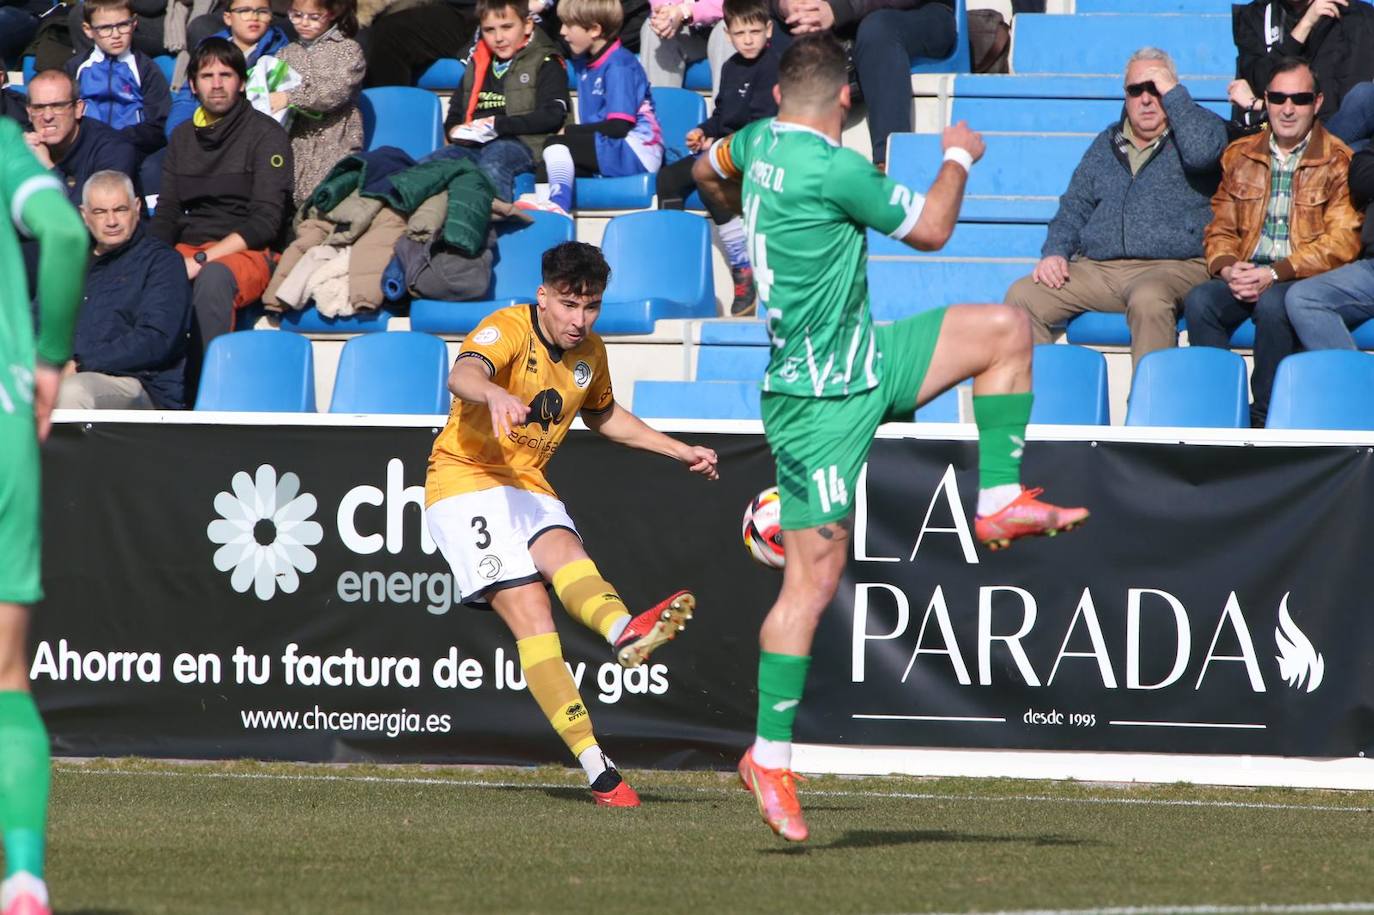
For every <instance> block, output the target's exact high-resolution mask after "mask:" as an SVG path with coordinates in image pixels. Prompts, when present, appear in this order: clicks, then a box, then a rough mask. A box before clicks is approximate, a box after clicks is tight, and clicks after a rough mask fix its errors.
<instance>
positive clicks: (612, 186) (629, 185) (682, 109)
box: [573, 86, 706, 211]
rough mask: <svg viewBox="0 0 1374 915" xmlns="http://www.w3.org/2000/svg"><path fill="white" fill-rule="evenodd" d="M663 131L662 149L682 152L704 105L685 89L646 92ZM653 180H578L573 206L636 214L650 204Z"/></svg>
mask: <svg viewBox="0 0 1374 915" xmlns="http://www.w3.org/2000/svg"><path fill="white" fill-rule="evenodd" d="M649 92H650V94H651V95H652V96H653V99H654V112H655V113H656V114H657V115H658V124H659V127H660V128H661V129H662V131H663V145H664V146H665V147H666V148H669V149H672V148H677V149H678V150H679V151H680V152H685V151H686V148H685V147H684V146H683V140H684V138H685V137H686V136H687V131H689V130H691V129H692V128H693V127H695V126H697V125H698V124H700V123H701V122H702V121H704V120H706V101H705V100H704V99H702V97H701V96H700V95H698V94H697V93H695V92H693V91H691V90H689V89H677V88H673V87H670V86H654V87H653V88H651V89H650V90H649ZM654 184H655V176H654V175H652V174H644V175H627V176H624V177H620V178H578V179H577V185H576V190H575V192H574V195H573V204H574V206H575V207H576V208H577V209H578V210H579V211H580V210H640V209H644V208H645V207H647V206H649V204H651V203H653V200H654Z"/></svg>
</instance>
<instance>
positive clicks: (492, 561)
mask: <svg viewBox="0 0 1374 915" xmlns="http://www.w3.org/2000/svg"><path fill="white" fill-rule="evenodd" d="M477 571H478V572H480V573H482V577H483V578H485V579H486V580H487V581H495V580H496V576H498V575H500V574H501V560H499V559H497V558H496V557H495V556H483V557H482V561H481V562H479V563H477Z"/></svg>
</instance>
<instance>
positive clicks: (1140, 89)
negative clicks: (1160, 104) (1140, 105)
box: [1126, 81, 1159, 98]
mask: <svg viewBox="0 0 1374 915" xmlns="http://www.w3.org/2000/svg"><path fill="white" fill-rule="evenodd" d="M1146 92H1148V93H1150V94H1151V95H1153V96H1154V97H1155V98H1159V90H1158V89H1156V88H1155V84H1154V83H1153V82H1148V81H1147V82H1143V83H1131V84H1130V85H1129V86H1127V87H1126V94H1127V95H1129V96H1130V97H1131V98H1140V97H1141V96H1142V95H1144V94H1145V93H1146Z"/></svg>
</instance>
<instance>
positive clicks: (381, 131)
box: [358, 86, 444, 159]
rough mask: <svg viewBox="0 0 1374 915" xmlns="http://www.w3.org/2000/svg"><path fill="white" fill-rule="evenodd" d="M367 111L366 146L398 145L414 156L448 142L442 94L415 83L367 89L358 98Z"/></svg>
mask: <svg viewBox="0 0 1374 915" xmlns="http://www.w3.org/2000/svg"><path fill="white" fill-rule="evenodd" d="M358 109H359V110H360V111H361V112H362V115H363V149H365V150H373V149H377V148H378V147H381V146H395V147H398V148H399V149H403V150H405V151H406V152H407V153H409V154H410V156H411V158H414V159H419V158H420V157H421V156H427V155H429V154H430V153H432V152H434V151H435V150H436V149H438V148H439V147H441V146H443V145H444V118H443V112H442V109H441V107H440V104H439V98H438V96H436V95H435V94H434V93H433V92H430V91H429V90H427V89H417V88H415V87H414V86H379V87H377V88H375V89H364V90H363V93H362V96H361V97H360V98H359V99H358Z"/></svg>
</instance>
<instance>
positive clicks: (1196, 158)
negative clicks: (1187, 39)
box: [1007, 48, 1226, 362]
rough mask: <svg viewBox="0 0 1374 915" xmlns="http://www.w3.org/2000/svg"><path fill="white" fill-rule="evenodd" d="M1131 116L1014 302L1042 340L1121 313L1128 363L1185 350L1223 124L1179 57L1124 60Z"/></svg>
mask: <svg viewBox="0 0 1374 915" xmlns="http://www.w3.org/2000/svg"><path fill="white" fill-rule="evenodd" d="M1125 82H1126V105H1125V114H1124V116H1123V117H1122V119H1121V122H1120V123H1119V124H1113V125H1112V126H1111V127H1109V128H1107V129H1106V130H1104V131H1102V133H1100V134H1098V135H1097V138H1096V139H1095V140H1094V141H1093V143H1092V145H1091V146H1090V147H1089V148H1088V151H1087V152H1086V153H1085V154H1084V156H1083V160H1082V161H1081V162H1080V163H1079V165H1078V168H1077V169H1075V170H1074V173H1073V178H1072V179H1071V180H1070V181H1069V188H1068V190H1067V191H1065V192H1064V196H1063V197H1061V198H1060V200H1059V211H1058V212H1057V213H1056V214H1055V216H1054V220H1053V221H1051V222H1050V227H1049V233H1048V235H1047V237H1046V238H1045V244H1044V246H1043V247H1042V248H1041V252H1040V253H1041V260H1040V263H1039V264H1037V265H1036V267H1035V270H1034V271H1033V272H1032V273H1031V275H1030V276H1028V277H1025V278H1023V279H1020V280H1017V281H1016V283H1015V284H1014V285H1013V286H1012V287H1011V289H1010V290H1009V291H1008V292H1007V302H1008V304H1012V305H1020V306H1021V307H1022V308H1024V309H1026V311H1027V312H1029V313H1030V317H1031V332H1032V334H1033V336H1034V338H1035V342H1036V343H1049V342H1051V341H1052V340H1053V339H1054V330H1055V328H1057V327H1058V326H1059V325H1061V324H1063V322H1064V321H1066V320H1068V319H1070V318H1072V317H1074V316H1075V315H1078V314H1081V313H1083V312H1085V311H1106V312H1114V313H1117V314H1120V313H1121V312H1123V311H1124V312H1125V313H1126V322H1127V324H1129V325H1130V328H1131V358H1132V360H1133V361H1134V362H1139V361H1140V359H1141V357H1143V356H1145V355H1146V354H1147V353H1152V352H1154V351H1155V350H1158V349H1165V348H1167V347H1171V346H1175V345H1177V343H1178V331H1177V320H1178V312H1179V309H1180V307H1181V306H1182V302H1183V297H1184V296H1185V295H1187V293H1188V290H1190V289H1192V288H1193V287H1194V286H1196V285H1198V284H1199V283H1201V282H1204V281H1205V280H1206V279H1207V267H1206V265H1205V264H1204V262H1203V259H1202V232H1203V229H1204V228H1206V226H1207V223H1208V221H1209V220H1210V219H1211V218H1212V210H1211V205H1210V198H1211V193H1212V192H1213V191H1214V190H1216V186H1217V180H1218V178H1219V177H1220V171H1219V167H1218V160H1219V159H1220V158H1221V152H1222V150H1223V149H1225V148H1226V124H1225V122H1224V121H1222V119H1221V118H1219V117H1217V116H1216V115H1215V114H1213V113H1212V112H1210V111H1208V110H1207V109H1205V108H1203V107H1202V106H1201V105H1199V104H1197V103H1196V102H1194V101H1193V99H1192V96H1190V95H1189V94H1188V90H1187V88H1186V87H1184V86H1183V85H1182V84H1181V83H1180V82H1179V81H1178V75H1177V73H1176V71H1175V69H1174V62H1173V61H1172V60H1171V59H1170V58H1169V55H1168V54H1166V53H1164V52H1163V51H1160V50H1159V49H1157V48H1141V49H1140V50H1139V51H1136V52H1135V53H1134V54H1132V55H1131V58H1130V60H1129V61H1127V63H1126V78H1125Z"/></svg>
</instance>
